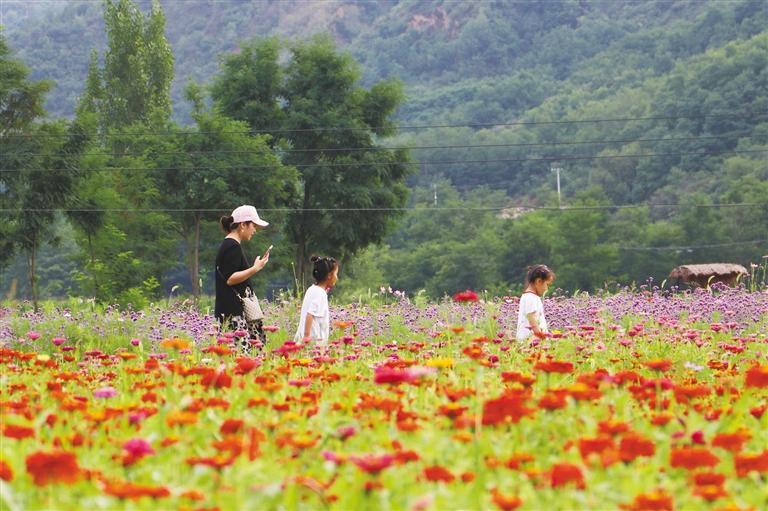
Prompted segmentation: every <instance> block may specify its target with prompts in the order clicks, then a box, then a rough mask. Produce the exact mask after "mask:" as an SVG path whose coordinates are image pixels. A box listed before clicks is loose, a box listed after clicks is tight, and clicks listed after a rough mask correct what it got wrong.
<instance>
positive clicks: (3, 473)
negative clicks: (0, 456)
mask: <svg viewBox="0 0 768 511" xmlns="http://www.w3.org/2000/svg"><path fill="white" fill-rule="evenodd" d="M0 479H2V480H3V481H10V480H12V479H13V470H11V467H10V466H9V465H8V464H7V463H6V462H4V461H3V460H0Z"/></svg>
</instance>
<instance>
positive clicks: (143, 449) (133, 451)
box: [123, 438, 155, 458]
mask: <svg viewBox="0 0 768 511" xmlns="http://www.w3.org/2000/svg"><path fill="white" fill-rule="evenodd" d="M123 450H124V451H125V452H127V453H128V454H129V455H131V456H133V457H134V458H140V457H142V456H147V455H149V454H155V450H154V449H153V448H152V445H150V443H149V442H147V441H146V440H144V439H143V438H131V439H130V440H128V441H127V442H125V443H124V444H123Z"/></svg>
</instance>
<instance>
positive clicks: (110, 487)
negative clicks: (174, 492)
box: [104, 481, 171, 500]
mask: <svg viewBox="0 0 768 511" xmlns="http://www.w3.org/2000/svg"><path fill="white" fill-rule="evenodd" d="M104 493H106V494H107V495H112V496H113V497H117V498H118V499H121V500H124V499H129V500H138V499H140V498H142V497H151V498H153V499H160V498H164V497H170V496H171V492H169V491H168V488H166V487H165V486H145V485H141V484H133V483H129V482H120V481H115V482H107V483H104Z"/></svg>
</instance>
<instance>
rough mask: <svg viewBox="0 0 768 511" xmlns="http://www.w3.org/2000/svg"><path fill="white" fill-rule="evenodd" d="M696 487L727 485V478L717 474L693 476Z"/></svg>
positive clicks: (708, 473)
mask: <svg viewBox="0 0 768 511" xmlns="http://www.w3.org/2000/svg"><path fill="white" fill-rule="evenodd" d="M693 482H694V483H695V484H696V486H720V485H722V484H723V483H725V476H724V475H723V474H718V473H717V472H700V473H698V474H696V475H694V476H693Z"/></svg>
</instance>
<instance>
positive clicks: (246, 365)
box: [234, 357, 261, 374]
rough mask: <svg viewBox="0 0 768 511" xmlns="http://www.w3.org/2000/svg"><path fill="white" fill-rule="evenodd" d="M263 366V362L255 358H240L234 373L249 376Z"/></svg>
mask: <svg viewBox="0 0 768 511" xmlns="http://www.w3.org/2000/svg"><path fill="white" fill-rule="evenodd" d="M260 365H261V362H259V361H258V360H256V359H255V358H248V357H238V358H237V361H236V364H235V369H234V373H235V374H248V373H250V372H251V371H253V370H254V369H256V368H257V367H259V366H260Z"/></svg>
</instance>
